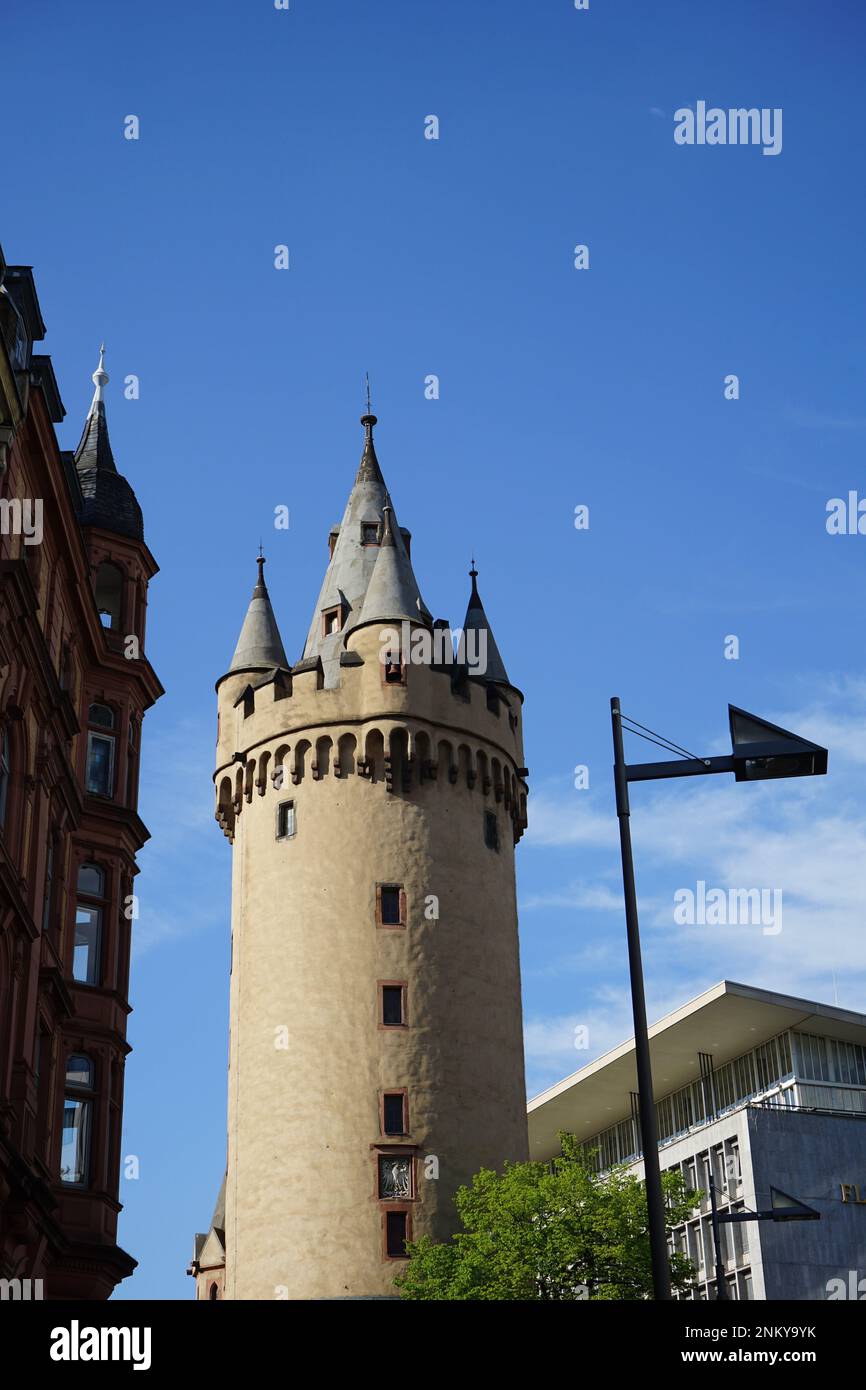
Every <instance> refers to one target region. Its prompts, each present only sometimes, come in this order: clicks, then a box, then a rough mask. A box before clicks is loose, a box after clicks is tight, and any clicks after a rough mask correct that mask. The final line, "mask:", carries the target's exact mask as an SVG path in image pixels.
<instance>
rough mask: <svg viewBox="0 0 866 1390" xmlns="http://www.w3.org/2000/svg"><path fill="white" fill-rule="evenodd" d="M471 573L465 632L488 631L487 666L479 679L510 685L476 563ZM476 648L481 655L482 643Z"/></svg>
mask: <svg viewBox="0 0 866 1390" xmlns="http://www.w3.org/2000/svg"><path fill="white" fill-rule="evenodd" d="M469 574H470V577H471V579H472V593H471V594H470V595H469V605H468V607H467V609H466V618H465V619H464V622H463V631H464V633H469V632H476V633H479V634H480V633H486V643H487V667H486V670H485V671H484V672H478V675H477V679H479V680H485V681H495V682H496V683H497V684H499V685H510V684H511V682H510V680H509V679H508V673H507V671H506V670H505V662H504V661H503V660H502V657H501V656H500V655H499V648H498V647H497V645H496V639H495V637H494V636H493V629H492V628H491V626H490V623H489V622H488V619H487V614H486V613H485V612H484V604H483V603H482V602H481V597H480V595H479V593H478V585H477V584H476V582H475V581H476V580H477V578H478V571H477V570H476V568H475V566H474V564H473V566H472V569H471V570H470V571H469ZM476 650H477V652H478V654H479V656H480V654H481V650H482V649H481V646H480V644H479V645H478V646H477V648H476ZM469 674H470V676H472V675H474V673H473V671H472V670H471V668H470V671H469Z"/></svg>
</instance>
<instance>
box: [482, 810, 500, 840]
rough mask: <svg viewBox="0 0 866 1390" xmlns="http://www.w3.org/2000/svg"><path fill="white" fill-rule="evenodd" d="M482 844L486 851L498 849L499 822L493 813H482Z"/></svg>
mask: <svg viewBox="0 0 866 1390" xmlns="http://www.w3.org/2000/svg"><path fill="white" fill-rule="evenodd" d="M484 843H485V845H486V846H487V848H488V849H495V850H498V849H499V821H498V820H497V818H496V812H495V811H485V812H484Z"/></svg>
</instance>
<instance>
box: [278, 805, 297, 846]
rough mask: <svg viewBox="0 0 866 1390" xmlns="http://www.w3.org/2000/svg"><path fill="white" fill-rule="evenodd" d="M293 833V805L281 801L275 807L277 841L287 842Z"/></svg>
mask: <svg viewBox="0 0 866 1390" xmlns="http://www.w3.org/2000/svg"><path fill="white" fill-rule="evenodd" d="M294 833H295V803H294V801H281V802H280V804H279V806H278V807H277V839H278V840H289V839H291V837H292V836H293V835H294Z"/></svg>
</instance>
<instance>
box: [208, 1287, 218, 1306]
mask: <svg viewBox="0 0 866 1390" xmlns="http://www.w3.org/2000/svg"><path fill="white" fill-rule="evenodd" d="M219 1296H220V1291H219V1285H218V1284H211V1286H210V1292H209V1294H208V1298H209V1299H210V1300H211V1302H212V1303H213V1302H215V1301H216V1299H218V1298H219Z"/></svg>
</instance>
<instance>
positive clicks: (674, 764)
mask: <svg viewBox="0 0 866 1390" xmlns="http://www.w3.org/2000/svg"><path fill="white" fill-rule="evenodd" d="M610 717H611V725H612V729H613V754H614V762H613V777H614V790H615V793H616V814H617V817H618V819H619V842H620V852H621V854H622V882H623V895H624V898H625V925H626V937H627V941H628V965H629V976H630V980H631V1001H632V1015H633V1018H634V1046H635V1062H636V1066H637V1083H638V1114H639V1117H640V1129H641V1134H640V1141H641V1149H642V1151H643V1161H644V1181H645V1185H646V1199H647V1218H648V1226H649V1237H650V1256H651V1259H652V1273H653V1294H654V1297H655V1298H657V1299H669V1298H670V1296H671V1275H670V1260H669V1258H668V1244H667V1229H666V1222H665V1209H664V1198H663V1195H662V1181H661V1171H660V1167H659V1152H658V1132H657V1127H656V1112H655V1097H654V1093H653V1083H652V1063H651V1060H650V1046H649V1033H648V1030H647V1019H646V999H645V996H644V981H643V966H642V963H641V950H640V931H639V927H638V913H637V892H636V889H635V880H634V860H633V857H632V848H631V827H630V808H629V796H628V784H629V782H646V781H651V780H657V779H660V778H669V777H698V776H706V775H707V774H711V773H719V772H732V773H733V774H734V777H735V779H736V781H738V782H760V781H767V780H770V779H775V778H780V777H814V776H819V775H821V774H822V773H825V772H826V771H827V750H826V748H821V747H820V746H819V745H818V744H817V743H810V742H809V740H808V739H803V738H800V737H799V736H798V735H797V734H792V733H790V732H789V731H788V730H787V729H781V728H779V726H778V725H776V724H770V723H769V722H768V721H767V720H766V719H759V718H758V717H757V716H756V715H754V714H749V713H748V712H747V711H746V710H742V709H738V708H737V707H736V706H735V705H728V719H729V723H730V730H731V747H732V752H731V755H730V756H727V755H726V756H723V757H712V758H697V757H694V756H693V755H692V754H690V753H688V752H687V751H686V750H685V749H683V748H680V747H679V746H678V745H677V744H675V743H672V742H671V740H670V739H665V738H663V737H662V736H661V735H659V734H653V731H652V730H651V729H645V728H644V727H643V726H642V725H638V726H637V727H636V728H632V729H630V730H629V732H631V733H635V734H638V735H639V737H641V738H647V737H648V736H649V735H652V737H649V739H648V741H649V742H650V743H659V744H660V745H661V746H662V747H663V748H665V749H666V751H669V752H672V753H676V754H677V755H678V759H679V760H678V761H677V760H674V761H667V762H655V763H633V764H628V763H626V761H625V753H624V750H623V720H626V722H627V723H628V724H630V725H634V724H635V723H636V721H635V720H633V719H629V718H628V716H627V715H624V714H623V713H622V711H621V709H620V703H619V699H618V698H617V696H614V697H613V699H612V700H611V702H610ZM641 730H643V732H641ZM723 1296H724V1295H723Z"/></svg>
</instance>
